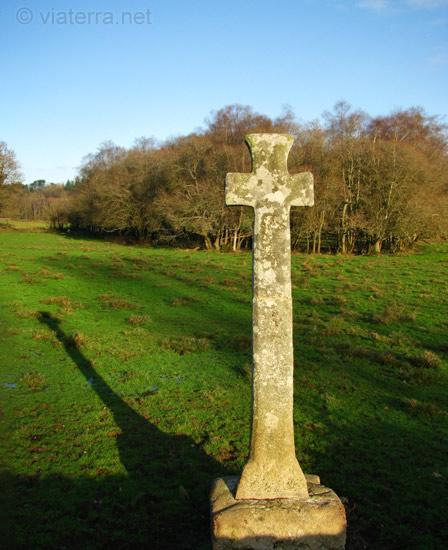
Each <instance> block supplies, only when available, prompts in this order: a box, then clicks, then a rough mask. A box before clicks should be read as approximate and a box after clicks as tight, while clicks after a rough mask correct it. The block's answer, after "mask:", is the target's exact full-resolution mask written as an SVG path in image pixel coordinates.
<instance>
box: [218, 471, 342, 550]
mask: <svg viewBox="0 0 448 550" xmlns="http://www.w3.org/2000/svg"><path fill="white" fill-rule="evenodd" d="M305 477H306V478H307V483H308V491H309V497H308V498H307V499H289V498H288V499H274V500H235V492H236V487H237V485H238V480H239V478H238V477H236V476H235V477H224V478H222V479H217V480H216V481H215V483H214V485H213V488H212V493H211V520H212V541H213V550H274V549H275V550H298V549H300V550H344V548H345V534H346V526H347V523H346V519H345V509H344V506H343V504H342V503H341V501H340V500H339V498H338V497H337V495H336V494H335V493H334V492H333V491H332V490H331V489H328V488H327V487H324V486H323V485H321V484H320V479H319V477H318V476H311V475H307V476H305Z"/></svg>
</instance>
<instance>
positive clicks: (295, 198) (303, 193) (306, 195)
mask: <svg viewBox="0 0 448 550" xmlns="http://www.w3.org/2000/svg"><path fill="white" fill-rule="evenodd" d="M290 178H291V180H292V185H291V190H292V193H291V196H290V204H291V206H313V204H314V187H313V174H311V172H302V173H301V174H294V175H293V176H290Z"/></svg>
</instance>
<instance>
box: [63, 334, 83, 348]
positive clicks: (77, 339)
mask: <svg viewBox="0 0 448 550" xmlns="http://www.w3.org/2000/svg"><path fill="white" fill-rule="evenodd" d="M86 343H87V338H86V337H85V336H84V334H82V332H77V333H76V334H74V335H72V336H68V337H67V338H66V340H65V342H64V344H65V346H66V347H69V348H75V349H81V348H82V347H84V346H85V345H86Z"/></svg>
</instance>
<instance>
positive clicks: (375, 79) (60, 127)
mask: <svg viewBox="0 0 448 550" xmlns="http://www.w3.org/2000/svg"><path fill="white" fill-rule="evenodd" d="M148 11H149V12H150V14H149V16H148ZM0 51H1V56H0V67H1V74H2V85H1V88H0V106H1V116H0V140H3V141H6V143H7V144H8V146H9V148H11V149H13V150H14V151H15V152H16V155H17V158H18V160H19V162H20V163H21V165H22V169H23V172H24V174H25V181H26V182H27V183H29V182H32V181H34V180H35V179H45V180H47V181H53V182H65V181H66V180H67V179H68V178H73V177H74V176H75V174H76V169H77V167H78V166H79V165H80V163H81V161H82V158H83V156H84V155H86V154H88V153H93V152H95V150H96V149H97V147H98V145H99V144H100V143H102V142H103V141H106V140H111V141H113V142H115V143H116V144H117V145H122V146H124V147H130V146H131V145H132V143H133V142H134V139H135V138H138V137H141V136H147V137H155V138H156V139H158V140H164V139H166V138H167V137H170V136H176V135H185V134H188V133H190V132H192V131H194V130H195V129H197V128H198V127H201V126H203V125H204V119H205V118H206V117H207V116H208V115H209V113H210V111H211V110H214V109H215V110H216V109H220V108H221V107H224V106H225V105H229V104H232V103H240V104H243V105H251V106H252V107H253V108H254V110H256V111H258V112H260V113H263V114H267V115H269V116H272V117H275V116H277V115H279V114H281V111H282V106H283V105H285V104H288V105H290V106H291V107H292V109H293V110H294V112H295V114H296V115H297V117H298V118H299V119H301V120H303V121H310V120H313V119H316V118H319V117H320V116H321V114H322V112H323V111H325V110H331V109H332V107H333V105H334V104H335V102H336V101H338V100H340V99H345V100H346V101H348V102H349V103H350V104H351V105H352V106H353V107H354V108H361V109H363V110H365V111H366V112H367V113H369V114H370V115H373V116H375V115H381V114H384V115H385V114H388V113H389V112H390V111H391V110H393V109H394V108H397V107H403V108H408V107H411V106H422V107H423V108H424V109H425V110H426V112H427V113H428V114H430V115H441V116H445V115H446V114H448V0H352V1H351V0H319V1H318V0H248V1H245V0H238V1H236V0H227V1H226V2H210V0H191V1H188V0H184V1H181V0H144V1H140V0H137V1H133V2H129V1H128V2H125V1H124V0H123V1H115V0H109V1H103V0H98V1H96V0H91V1H84V0H72V1H71V2H70V1H66V0H54V1H53V2H48V1H46V0H41V1H39V0H20V1H18V2H17V1H15V0H9V1H8V2H3V3H2V5H1V6H0ZM447 122H448V121H447Z"/></svg>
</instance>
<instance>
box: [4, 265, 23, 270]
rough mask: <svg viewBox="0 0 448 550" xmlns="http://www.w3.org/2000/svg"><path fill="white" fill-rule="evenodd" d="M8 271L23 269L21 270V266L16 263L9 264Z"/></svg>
mask: <svg viewBox="0 0 448 550" xmlns="http://www.w3.org/2000/svg"><path fill="white" fill-rule="evenodd" d="M6 271H21V270H20V267H18V266H16V265H8V267H7V268H6Z"/></svg>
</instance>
